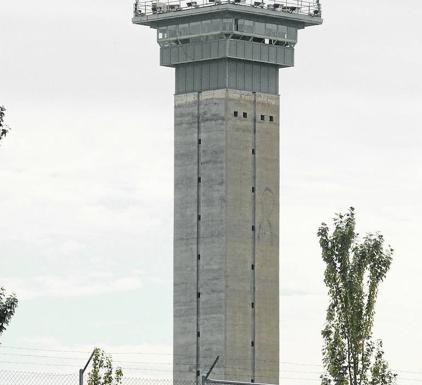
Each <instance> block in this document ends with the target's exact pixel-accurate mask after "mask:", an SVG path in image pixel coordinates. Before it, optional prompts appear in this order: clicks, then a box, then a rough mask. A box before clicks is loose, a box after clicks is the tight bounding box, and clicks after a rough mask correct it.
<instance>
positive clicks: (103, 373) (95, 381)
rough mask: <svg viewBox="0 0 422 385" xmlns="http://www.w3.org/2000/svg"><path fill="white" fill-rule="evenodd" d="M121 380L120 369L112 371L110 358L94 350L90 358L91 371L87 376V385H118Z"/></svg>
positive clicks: (97, 349) (121, 372) (99, 350)
mask: <svg viewBox="0 0 422 385" xmlns="http://www.w3.org/2000/svg"><path fill="white" fill-rule="evenodd" d="M122 378H123V370H122V368H116V370H113V361H112V359H111V357H110V356H107V355H106V354H105V352H104V351H103V350H101V349H99V348H96V349H95V352H94V356H93V358H92V369H91V371H90V372H89V374H88V385H119V384H121V383H122Z"/></svg>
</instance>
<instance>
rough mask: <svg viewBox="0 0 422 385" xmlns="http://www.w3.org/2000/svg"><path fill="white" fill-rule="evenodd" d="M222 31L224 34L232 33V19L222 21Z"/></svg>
mask: <svg viewBox="0 0 422 385" xmlns="http://www.w3.org/2000/svg"><path fill="white" fill-rule="evenodd" d="M223 31H224V32H232V31H233V19H223Z"/></svg>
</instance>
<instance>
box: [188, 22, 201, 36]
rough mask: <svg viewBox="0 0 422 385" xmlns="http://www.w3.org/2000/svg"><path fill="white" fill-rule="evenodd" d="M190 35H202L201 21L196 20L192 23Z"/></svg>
mask: <svg viewBox="0 0 422 385" xmlns="http://www.w3.org/2000/svg"><path fill="white" fill-rule="evenodd" d="M189 34H190V35H200V34H201V23H200V22H195V23H190V33H189Z"/></svg>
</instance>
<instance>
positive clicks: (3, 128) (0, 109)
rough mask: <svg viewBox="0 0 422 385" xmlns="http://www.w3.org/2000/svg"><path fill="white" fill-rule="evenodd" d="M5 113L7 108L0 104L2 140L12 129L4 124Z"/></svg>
mask: <svg viewBox="0 0 422 385" xmlns="http://www.w3.org/2000/svg"><path fill="white" fill-rule="evenodd" d="M5 113H6V109H5V108H4V107H3V106H0V140H2V139H3V138H4V137H5V136H6V135H7V133H8V132H9V131H10V128H9V127H8V126H6V125H5V124H4V115H5Z"/></svg>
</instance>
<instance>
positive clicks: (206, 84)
mask: <svg viewBox="0 0 422 385" xmlns="http://www.w3.org/2000/svg"><path fill="white" fill-rule="evenodd" d="M210 66H211V63H210V62H204V63H202V66H201V69H202V89H203V90H209V89H210V88H211V87H210Z"/></svg>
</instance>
